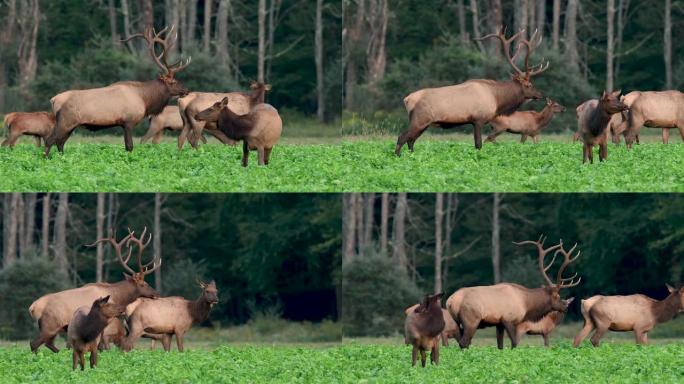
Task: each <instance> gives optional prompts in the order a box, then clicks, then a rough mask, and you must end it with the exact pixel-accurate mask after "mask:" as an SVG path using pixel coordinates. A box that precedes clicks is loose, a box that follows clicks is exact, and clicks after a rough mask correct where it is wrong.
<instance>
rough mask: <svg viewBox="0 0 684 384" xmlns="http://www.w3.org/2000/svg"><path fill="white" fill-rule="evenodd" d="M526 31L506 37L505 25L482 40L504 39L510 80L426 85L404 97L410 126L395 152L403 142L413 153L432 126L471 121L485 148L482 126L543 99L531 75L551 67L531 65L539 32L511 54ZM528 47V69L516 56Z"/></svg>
mask: <svg viewBox="0 0 684 384" xmlns="http://www.w3.org/2000/svg"><path fill="white" fill-rule="evenodd" d="M523 32H524V30H521V31H519V32H518V33H516V34H515V35H513V36H512V37H511V38H509V39H506V30H505V29H504V28H502V29H501V30H500V31H499V33H498V34H491V35H487V36H484V37H483V38H481V39H480V40H485V39H489V38H497V39H499V40H500V41H501V45H502V47H503V51H504V56H505V57H506V60H508V63H509V64H510V65H511V67H512V68H513V70H514V71H515V74H514V75H513V78H512V80H509V81H494V80H483V79H476V80H468V81H466V82H464V83H461V84H457V85H451V86H447V87H440V88H425V89H421V90H418V91H415V92H413V93H411V94H409V95H408V96H406V97H405V98H404V106H405V108H406V111H407V112H408V114H409V121H410V125H409V129H407V130H406V131H404V132H402V133H401V134H400V135H399V138H398V139H397V145H396V148H395V150H394V153H395V154H396V155H397V156H400V155H401V149H402V147H403V146H404V144H408V148H409V150H410V151H411V152H413V145H414V143H415V142H416V140H417V139H418V138H419V137H420V135H422V134H423V132H425V130H426V129H427V128H428V127H429V126H430V125H433V126H440V127H442V128H453V127H457V126H462V125H468V124H472V125H473V127H474V137H475V148H477V149H480V148H482V133H481V131H482V127H483V126H484V125H485V124H487V123H488V122H490V121H492V120H493V119H494V118H495V117H496V116H499V115H509V114H511V113H513V112H514V111H515V110H517V109H518V108H519V107H520V106H521V105H522V104H523V103H524V102H525V101H526V100H529V99H541V98H542V94H541V92H539V91H538V90H537V89H536V88H535V87H534V85H532V82H531V79H532V77H534V76H536V75H539V74H540V73H542V72H544V71H545V70H547V69H548V67H549V64H548V62H547V63H546V64H544V63H542V64H539V65H538V66H535V67H530V66H529V59H530V55H531V54H532V52H533V51H534V49H535V48H536V47H537V46H539V43H541V35H539V33H538V32H537V31H535V33H534V34H533V35H532V38H531V39H530V40H525V39H521V40H520V43H519V44H518V49H517V50H516V54H515V56H513V57H511V55H510V46H511V43H512V42H513V41H515V40H516V39H518V38H519V37H520V35H521V34H522V33H523ZM523 45H524V46H525V47H526V55H525V70H524V71H522V70H520V68H518V66H517V65H516V64H515V59H516V57H517V55H518V53H519V52H520V49H521V48H522V46H523Z"/></svg>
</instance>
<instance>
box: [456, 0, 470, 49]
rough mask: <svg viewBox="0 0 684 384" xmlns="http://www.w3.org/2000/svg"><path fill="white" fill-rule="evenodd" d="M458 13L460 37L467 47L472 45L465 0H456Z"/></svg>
mask: <svg viewBox="0 0 684 384" xmlns="http://www.w3.org/2000/svg"><path fill="white" fill-rule="evenodd" d="M456 11H457V13H458V31H459V33H458V36H459V37H460V38H461V44H463V46H466V45H468V44H470V36H469V35H468V25H467V23H466V11H465V6H464V5H463V0H456Z"/></svg>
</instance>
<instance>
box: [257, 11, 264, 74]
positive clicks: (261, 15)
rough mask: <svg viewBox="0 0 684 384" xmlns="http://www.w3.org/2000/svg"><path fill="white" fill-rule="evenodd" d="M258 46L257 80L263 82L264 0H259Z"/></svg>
mask: <svg viewBox="0 0 684 384" xmlns="http://www.w3.org/2000/svg"><path fill="white" fill-rule="evenodd" d="M258 19H259V21H258V24H259V47H258V51H257V81H258V82H261V83H263V82H264V63H265V58H266V0H259V17H258Z"/></svg>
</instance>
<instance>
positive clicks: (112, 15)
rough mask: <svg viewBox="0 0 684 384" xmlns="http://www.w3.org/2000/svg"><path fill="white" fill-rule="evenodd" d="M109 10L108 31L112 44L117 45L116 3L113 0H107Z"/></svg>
mask: <svg viewBox="0 0 684 384" xmlns="http://www.w3.org/2000/svg"><path fill="white" fill-rule="evenodd" d="M107 3H108V4H107V8H108V10H109V32H110V34H111V35H112V44H114V45H119V33H118V32H117V27H116V4H114V0H107Z"/></svg>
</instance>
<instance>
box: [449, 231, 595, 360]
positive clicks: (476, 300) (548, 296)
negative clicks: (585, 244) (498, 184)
mask: <svg viewBox="0 0 684 384" xmlns="http://www.w3.org/2000/svg"><path fill="white" fill-rule="evenodd" d="M544 241H545V237H544V236H543V235H542V236H541V237H540V238H539V240H537V241H531V240H527V241H523V242H519V243H514V244H516V245H525V244H532V245H535V246H536V247H537V250H538V252H539V260H538V265H539V272H540V273H541V275H542V277H543V278H544V281H545V282H546V285H545V286H543V287H541V288H527V287H523V286H521V285H518V284H513V283H499V284H496V285H490V286H479V287H467V288H461V289H459V290H458V291H456V292H455V293H454V294H453V295H451V296H450V297H449V299H448V300H447V309H448V310H449V312H450V313H451V315H452V317H453V318H454V319H455V320H456V322H457V323H459V324H460V325H461V326H462V327H463V335H462V336H461V338H460V340H459V345H460V346H461V348H468V346H470V343H471V341H472V338H473V336H474V335H475V331H476V330H477V329H478V328H485V327H491V326H496V339H497V347H498V348H499V349H503V331H504V329H505V330H506V333H508V337H509V338H510V339H511V347H512V348H515V347H516V346H517V345H518V341H519V336H518V334H517V332H516V328H517V327H518V325H519V324H521V323H523V322H525V321H538V320H540V319H541V318H543V317H544V316H546V315H547V314H548V313H549V312H551V311H560V312H563V313H565V312H566V311H567V309H568V305H567V302H566V301H564V300H562V299H561V297H560V290H561V289H564V288H571V287H574V286H576V285H577V284H579V283H580V281H581V280H582V278H581V277H580V278H579V279H577V281H575V278H577V273H575V274H574V275H573V276H571V277H567V278H565V277H563V273H564V272H565V269H566V268H567V267H568V266H569V265H570V264H571V263H572V262H574V261H575V260H577V258H578V257H579V255H580V253H579V252H577V255H576V256H574V257H572V254H573V252H574V251H575V249H576V247H577V244H575V245H574V246H573V247H572V248H570V250H569V251H566V250H565V249H564V248H563V241H562V240H561V241H560V243H559V244H557V245H554V246H552V247H549V248H546V249H544ZM552 251H555V252H554V255H553V258H552V259H551V262H550V263H549V264H548V265H545V261H544V259H545V257H546V255H547V254H548V253H549V252H552ZM559 254H561V255H562V256H563V263H562V264H561V266H560V268H559V269H558V274H557V275H556V282H555V283H554V282H552V281H551V279H550V278H549V276H548V275H547V274H546V272H547V271H548V270H549V268H551V266H552V265H553V263H554V261H555V260H556V256H558V255H559Z"/></svg>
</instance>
